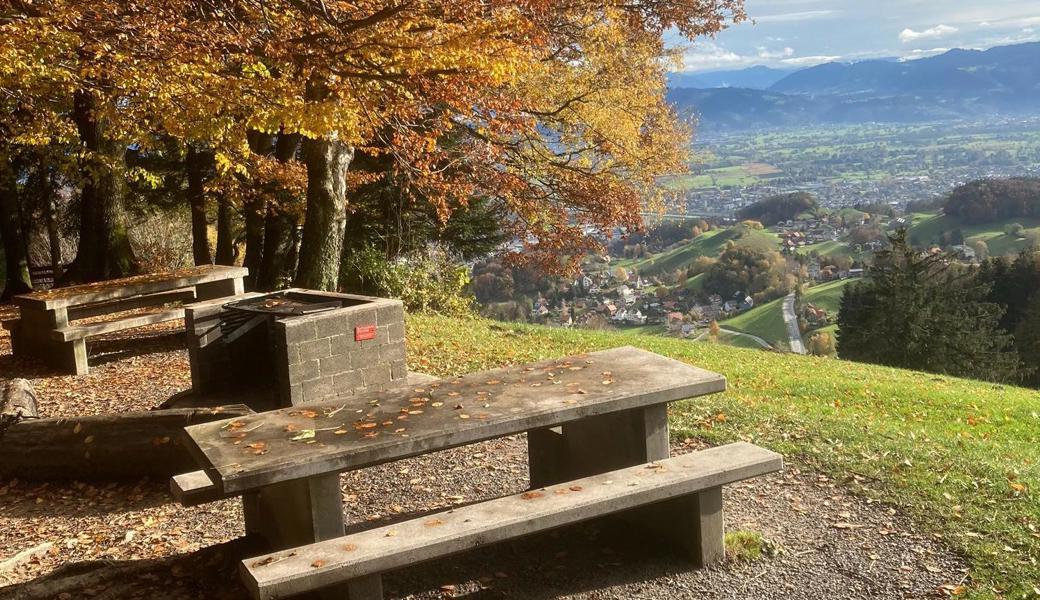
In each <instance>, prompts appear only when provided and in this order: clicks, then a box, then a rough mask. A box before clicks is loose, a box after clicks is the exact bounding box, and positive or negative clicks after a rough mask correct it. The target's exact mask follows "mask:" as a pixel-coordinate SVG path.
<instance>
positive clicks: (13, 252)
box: [0, 158, 32, 300]
mask: <svg viewBox="0 0 1040 600" xmlns="http://www.w3.org/2000/svg"><path fill="white" fill-rule="evenodd" d="M3 161H4V162H3V164H0V235H2V236H3V242H4V263H5V266H6V276H5V277H6V280H5V282H4V291H3V294H2V295H0V297H2V298H3V299H5V300H6V299H8V298H10V297H12V296H17V295H18V294H24V293H26V292H30V291H32V285H31V284H30V282H29V262H28V260H27V257H26V253H25V237H24V235H23V231H22V226H21V217H20V211H19V210H18V185H17V183H16V182H15V176H14V171H13V170H12V169H11V164H10V162H8V160H7V159H6V158H4V159H3Z"/></svg>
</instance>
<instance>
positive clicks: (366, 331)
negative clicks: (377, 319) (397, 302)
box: [354, 325, 376, 342]
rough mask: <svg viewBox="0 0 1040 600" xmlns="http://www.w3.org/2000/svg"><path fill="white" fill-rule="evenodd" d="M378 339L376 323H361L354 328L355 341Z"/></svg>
mask: <svg viewBox="0 0 1040 600" xmlns="http://www.w3.org/2000/svg"><path fill="white" fill-rule="evenodd" d="M374 339H376V326H375V325H359V326H357V327H355V328H354V341H355V342H361V341H364V340H374Z"/></svg>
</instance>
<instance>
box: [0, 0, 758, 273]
mask: <svg viewBox="0 0 1040 600" xmlns="http://www.w3.org/2000/svg"><path fill="white" fill-rule="evenodd" d="M743 17H744V15H743V10H742V0H718V1H712V2H703V1H701V0H696V1H693V2H687V1H679V0H664V1H657V0H653V1H651V0H637V1H635V2H623V3H622V2H613V1H609V0H574V1H570V2H558V1H554V0H521V1H504V0H492V1H490V2H489V1H487V0H451V1H444V0H439V1H438V0H426V1H419V0H397V1H392V0H390V1H387V0H350V1H348V0H325V1H320V0H264V1H262V2H257V1H253V0H148V1H145V2H138V3H124V2H116V1H112V0H40V1H35V2H31V1H28V0H14V1H12V0H6V1H4V2H2V3H0V38H2V39H3V42H2V44H0V104H2V107H0V108H3V113H2V114H3V115H4V116H3V117H0V153H3V155H4V157H5V159H6V158H10V157H11V156H13V155H14V154H15V153H17V152H18V151H20V149H23V148H36V149H38V148H42V147H48V148H52V147H58V148H61V149H62V152H60V153H59V154H60V155H61V157H62V168H63V169H66V170H68V171H69V172H70V173H73V174H74V175H75V180H76V181H78V185H80V186H81V187H84V188H91V189H92V190H93V192H92V195H89V197H88V195H86V194H85V195H84V198H85V199H87V200H88V201H89V202H93V203H94V205H96V207H98V210H97V213H98V214H102V215H106V217H111V218H112V219H118V218H119V212H120V211H119V202H120V192H119V190H120V187H121V186H123V185H124V182H125V181H126V180H128V179H131V178H133V177H139V178H140V177H147V174H145V173H139V172H137V171H136V170H135V169H136V167H134V168H128V166H127V164H125V162H124V161H123V157H122V155H123V154H124V153H125V152H126V150H127V148H132V149H134V150H135V152H143V153H148V152H154V153H159V152H165V151H166V150H164V149H166V148H169V147H170V144H171V141H172V143H173V144H175V145H176V146H177V147H180V148H188V149H192V150H193V151H197V152H205V153H207V156H210V157H211V159H212V169H211V172H207V173H206V182H205V185H206V192H207V193H209V194H215V195H218V196H219V197H220V198H221V199H222V201H225V202H228V203H230V205H233V206H234V207H235V209H236V214H238V215H239V216H238V218H239V219H244V220H245V221H246V228H247V230H248V229H249V227H250V226H251V225H250V219H253V223H252V226H253V227H254V229H253V231H254V232H259V231H261V229H263V228H262V227H261V229H256V227H258V225H257V223H259V222H260V221H262V220H264V219H266V218H268V216H269V215H270V214H272V212H274V213H276V214H277V215H279V216H280V218H288V219H289V220H290V222H291V223H292V224H294V225H299V224H302V227H303V229H302V231H303V234H302V235H303V237H302V241H301V243H300V247H299V256H298V264H297V265H296V269H295V280H296V282H297V283H298V284H301V285H307V286H310V287H323V288H330V287H334V286H335V285H336V283H337V281H338V270H339V265H340V262H341V261H340V254H341V251H342V248H343V231H344V222H345V221H346V219H347V218H349V214H350V212H351V208H350V206H351V204H350V202H351V190H353V189H356V188H357V186H362V185H365V184H366V183H370V182H371V181H372V180H373V179H378V178H385V177H387V176H388V174H389V175H391V176H392V179H393V181H394V184H395V185H396V186H398V188H399V189H400V190H402V191H403V193H404V194H405V196H406V197H407V198H408V199H409V200H410V201H415V202H420V201H421V202H427V203H430V204H431V205H433V206H434V207H435V209H436V211H435V214H436V215H437V216H438V218H439V219H441V220H442V221H445V220H447V219H448V218H449V216H450V215H451V214H452V213H453V212H455V211H459V210H465V209H466V208H467V206H468V205H469V204H470V202H471V201H472V199H473V198H475V197H481V198H489V199H491V200H492V201H493V202H495V203H497V204H498V205H500V206H501V207H502V208H503V209H504V210H505V214H508V215H509V218H508V219H505V220H504V221H503V223H502V226H503V227H504V228H505V229H506V230H507V233H508V234H510V235H513V236H516V238H517V239H519V240H521V241H522V242H523V243H524V244H525V246H526V248H525V250H524V251H523V252H522V253H520V254H519V256H520V257H522V258H523V259H525V260H531V261H537V262H539V263H541V264H544V265H546V266H549V267H553V268H565V267H566V266H568V264H569V262H568V260H561V257H572V256H575V255H576V254H577V253H579V252H581V251H582V250H585V249H589V248H591V247H593V246H594V242H593V239H592V237H590V235H589V232H590V231H610V230H612V229H613V228H615V227H618V226H628V227H634V226H637V225H639V211H640V210H641V208H643V207H645V206H646V205H648V204H654V203H657V202H660V201H661V200H662V195H661V191H660V190H659V188H658V187H657V185H656V181H657V178H658V177H659V176H660V175H662V174H664V173H667V172H669V171H672V170H674V169H676V168H678V167H680V166H681V165H682V163H684V161H685V146H686V144H687V140H688V133H689V132H688V131H687V130H686V128H685V127H684V126H683V125H682V124H680V123H679V122H678V121H677V120H676V119H675V117H674V115H673V114H672V113H671V111H670V109H669V107H668V106H667V105H666V103H665V101H664V73H665V71H666V69H667V68H668V66H669V64H670V61H674V60H675V59H676V56H675V53H674V52H673V51H670V50H668V49H667V48H666V47H665V44H664V42H663V39H662V34H663V33H664V31H665V30H668V29H675V30H678V31H679V32H681V33H683V34H684V35H686V36H687V37H689V38H691V39H692V38H694V37H696V36H700V35H706V34H712V33H714V32H717V31H718V30H720V29H721V28H723V27H724V26H725V25H726V24H727V22H729V21H731V20H739V19H742V18H743ZM88 136H92V137H93V138H94V139H92V140H88V139H86V138H87V137H88ZM282 138H285V139H290V138H291V139H292V140H293V144H291V145H289V144H285V146H286V147H287V148H288V151H287V152H286V153H285V154H284V155H283V156H281V157H278V156H276V152H275V150H274V148H275V145H276V144H277V143H279V140H281V139H282ZM258 139H260V143H257V140H258ZM265 140H266V142H265ZM296 140H298V146H297V142H296ZM362 156H364V157H366V158H367V159H368V160H366V161H364V162H365V164H368V165H378V170H375V171H373V170H370V169H365V168H359V169H355V170H352V168H351V167H352V164H354V162H355V161H356V160H357V159H358V158H360V157H362ZM359 162H360V161H359ZM156 185H158V184H156ZM92 206H93V205H92ZM86 218H87V217H84V219H86ZM92 218H97V217H92ZM88 224H89V223H88V222H87V221H86V220H84V221H83V222H82V223H81V227H84V226H87V225H88ZM110 229H111V231H110V232H108V233H105V235H106V236H109V237H108V238H106V239H109V241H110V242H111V243H110V244H109V246H108V247H110V248H114V249H118V248H119V247H120V246H119V242H118V239H117V238H118V236H119V233H120V232H119V225H118V223H114V224H110ZM106 231H108V230H106ZM101 242H104V240H101ZM101 242H96V243H101ZM84 243H85V242H84V240H82V239H81V241H80V254H81V255H82V254H83V253H84V252H87V251H89V248H84ZM91 243H95V242H91ZM248 243H252V244H253V245H254V247H253V248H247V249H246V255H247V256H248V255H249V254H250V252H252V253H253V255H254V257H257V256H260V254H262V250H261V248H260V246H259V244H262V236H260V235H259V234H257V235H254V236H253V238H252V240H251V241H250V239H248V235H247V244H248ZM131 258H132V257H131ZM99 264H100V263H99ZM257 264H261V263H259V262H258V263H257ZM80 266H81V267H83V268H81V269H80V271H79V272H80V274H81V277H82V278H84V279H91V278H97V277H99V276H102V275H108V274H110V273H111V272H113V271H112V269H113V267H112V266H111V265H107V266H104V265H103V266H102V267H95V266H91V265H80Z"/></svg>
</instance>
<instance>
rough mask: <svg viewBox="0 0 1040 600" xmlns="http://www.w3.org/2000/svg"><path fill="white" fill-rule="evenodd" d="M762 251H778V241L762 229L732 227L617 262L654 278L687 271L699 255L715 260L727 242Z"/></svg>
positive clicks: (774, 236) (773, 235)
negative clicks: (658, 275)
mask: <svg viewBox="0 0 1040 600" xmlns="http://www.w3.org/2000/svg"><path fill="white" fill-rule="evenodd" d="M729 241H732V242H733V243H734V244H736V245H738V246H743V247H751V248H758V249H761V250H777V249H778V248H779V246H778V244H779V239H778V238H777V237H776V235H775V234H773V233H770V232H768V231H765V230H758V229H746V228H732V229H716V230H714V231H709V232H707V233H704V234H701V235H699V236H697V237H696V238H695V239H693V240H690V241H689V242H685V243H683V244H679V245H677V246H675V247H674V248H671V249H669V250H665V251H664V252H661V253H658V254H655V255H653V256H651V257H650V258H644V259H640V260H629V261H619V262H618V263H617V264H619V265H621V266H623V267H625V268H626V269H628V268H630V269H635V270H637V271H639V273H640V274H642V275H657V274H659V273H666V272H669V271H674V270H676V269H681V268H687V267H689V266H691V265H692V264H693V261H695V260H697V258H699V257H701V256H710V257H713V258H714V257H716V256H718V255H719V254H722V251H723V250H724V249H725V247H726V242H729Z"/></svg>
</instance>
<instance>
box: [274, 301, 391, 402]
mask: <svg viewBox="0 0 1040 600" xmlns="http://www.w3.org/2000/svg"><path fill="white" fill-rule="evenodd" d="M335 296H336V297H347V298H350V299H351V300H356V301H359V302H363V303H361V304H357V305H355V306H348V307H344V308H342V309H337V310H332V311H328V312H323V313H315V314H312V315H305V316H301V317H293V318H288V319H281V320H278V321H276V323H275V328H276V330H281V331H282V334H281V335H276V336H275V339H276V340H283V341H284V343H283V344H281V345H280V346H279V347H278V348H277V350H276V353H277V354H278V355H283V354H282V353H284V360H276V361H275V364H276V365H284V368H281V369H280V371H279V373H278V374H277V378H278V381H279V385H280V386H282V388H283V390H284V393H285V395H286V397H288V398H289V399H290V400H291V403H292V404H299V403H301V402H318V401H321V400H328V399H331V398H338V397H344V396H350V395H353V394H355V393H357V392H360V391H368V390H381V389H383V388H385V387H386V386H387V385H388V384H390V383H391V382H394V381H396V380H398V379H403V378H404V377H406V376H407V374H408V371H407V367H406V366H405V348H404V306H403V305H402V304H401V302H400V301H399V300H389V299H385V298H370V297H365V296H350V295H346V294H336V295H335ZM365 326H374V327H375V337H374V338H373V339H371V340H360V341H358V340H357V339H355V337H356V336H355V333H356V331H357V330H358V328H362V327H365Z"/></svg>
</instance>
